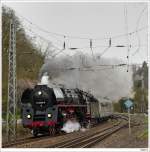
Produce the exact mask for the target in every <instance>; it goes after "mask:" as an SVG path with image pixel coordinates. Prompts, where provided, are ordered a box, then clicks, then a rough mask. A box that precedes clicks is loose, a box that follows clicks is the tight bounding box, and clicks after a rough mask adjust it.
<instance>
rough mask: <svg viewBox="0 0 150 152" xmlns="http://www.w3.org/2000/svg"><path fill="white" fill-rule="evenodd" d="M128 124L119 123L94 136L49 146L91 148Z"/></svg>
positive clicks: (88, 135) (93, 134)
mask: <svg viewBox="0 0 150 152" xmlns="http://www.w3.org/2000/svg"><path fill="white" fill-rule="evenodd" d="M126 124H127V123H125V122H124V124H122V122H121V121H119V122H117V123H116V124H114V125H113V126H111V127H106V128H103V129H101V130H99V131H96V132H94V133H92V134H87V135H83V136H80V137H77V138H75V139H73V140H67V141H64V142H61V143H57V144H54V145H51V146H49V147H48V148H89V147H91V146H92V145H94V144H96V143H97V142H99V141H101V140H103V139H104V138H106V137H108V136H109V135H111V134H113V133H115V132H116V131H118V130H120V129H121V128H123V127H125V125H126Z"/></svg>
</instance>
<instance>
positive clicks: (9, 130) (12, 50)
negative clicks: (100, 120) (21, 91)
mask: <svg viewBox="0 0 150 152" xmlns="http://www.w3.org/2000/svg"><path fill="white" fill-rule="evenodd" d="M8 61H9V69H8V101H7V126H6V135H7V141H10V140H15V139H16V124H17V123H16V101H17V97H16V91H17V88H16V25H15V21H14V20H11V21H10V39H9V55H8Z"/></svg>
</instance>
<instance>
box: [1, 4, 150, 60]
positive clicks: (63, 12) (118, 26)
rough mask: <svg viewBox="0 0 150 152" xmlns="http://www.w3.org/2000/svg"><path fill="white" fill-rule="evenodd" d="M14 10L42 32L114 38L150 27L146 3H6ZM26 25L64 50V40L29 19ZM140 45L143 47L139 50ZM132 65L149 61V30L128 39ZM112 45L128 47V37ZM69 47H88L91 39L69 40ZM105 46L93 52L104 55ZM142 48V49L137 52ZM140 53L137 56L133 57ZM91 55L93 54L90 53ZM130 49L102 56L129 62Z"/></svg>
mask: <svg viewBox="0 0 150 152" xmlns="http://www.w3.org/2000/svg"><path fill="white" fill-rule="evenodd" d="M4 4H5V5H6V6H8V7H11V8H13V9H14V10H15V11H16V15H18V16H19V17H20V15H22V16H24V17H25V18H27V19H28V20H30V21H31V22H33V23H34V24H36V25H38V26H39V27H41V28H42V29H45V30H47V31H50V32H54V33H59V34H63V35H70V36H77V37H87V38H89V39H90V38H93V39H94V38H104V37H113V36H115V35H118V34H124V33H126V26H127V25H128V31H129V32H132V31H135V30H136V28H137V25H138V29H140V28H142V27H146V26H147V24H148V21H147V20H148V19H147V18H148V17H147V13H148V11H147V3H126V4H125V3H110V2H109V3H8V2H7V3H4ZM125 6H126V8H127V24H126V22H125V14H124V9H125ZM20 19H21V21H22V22H23V24H24V25H25V26H26V27H27V28H30V29H32V30H33V31H34V32H35V33H38V34H39V35H41V36H43V37H45V38H46V39H48V40H50V41H52V43H53V44H54V45H55V46H57V47H59V48H62V46H63V40H64V39H63V37H61V36H55V38H54V37H53V35H50V34H48V33H45V32H42V31H40V30H39V29H37V28H35V27H34V26H33V25H31V24H30V23H28V22H27V21H26V20H22V18H20ZM139 42H140V47H139ZM129 44H131V45H132V46H134V47H132V48H131V49H130V62H138V63H141V62H143V61H144V60H146V59H147V50H148V48H147V29H145V30H142V31H140V32H139V33H135V34H133V35H132V36H130V37H129ZM99 45H104V46H107V45H108V40H106V39H105V40H96V41H93V46H99ZM112 45H113V46H114V45H127V37H126V36H124V37H121V38H118V39H112ZM66 46H67V47H85V46H89V40H88V39H87V40H82V39H71V38H66ZM105 48H106V47H99V48H96V49H94V50H93V52H94V53H102V52H103V51H104V49H105ZM138 48H139V50H137V49H138ZM136 50H137V52H138V53H136V54H135V56H132V54H134V52H135V51H136ZM82 51H83V52H90V49H82ZM90 53H91V52H90ZM126 56H127V48H114V47H112V48H110V49H109V50H108V51H107V52H106V53H105V54H104V55H103V57H106V58H118V59H122V60H124V61H126V60H127V59H126Z"/></svg>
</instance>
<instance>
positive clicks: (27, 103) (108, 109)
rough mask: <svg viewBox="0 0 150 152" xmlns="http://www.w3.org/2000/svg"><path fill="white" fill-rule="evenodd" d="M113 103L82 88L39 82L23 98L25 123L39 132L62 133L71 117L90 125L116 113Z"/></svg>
mask: <svg viewBox="0 0 150 152" xmlns="http://www.w3.org/2000/svg"><path fill="white" fill-rule="evenodd" d="M112 110H113V109H112V104H111V103H106V102H105V103H100V102H99V101H98V100H97V99H96V98H94V96H93V95H92V94H90V93H87V92H84V91H82V90H79V89H77V88H76V89H66V88H60V87H54V88H50V87H48V86H47V85H36V86H35V87H34V89H26V90H25V91H24V92H23V94H22V98H21V115H22V123H23V126H24V127H26V128H30V129H31V130H33V135H34V136H37V135H38V133H42V134H43V133H50V134H51V135H54V134H55V133H56V132H59V131H60V130H61V128H62V127H63V125H64V123H65V122H66V121H67V120H74V119H75V120H77V121H78V122H79V123H80V125H81V126H84V127H86V126H87V125H88V124H89V123H90V122H94V123H97V122H99V121H101V120H102V119H107V118H109V117H111V116H112Z"/></svg>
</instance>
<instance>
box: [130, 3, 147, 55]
mask: <svg viewBox="0 0 150 152" xmlns="http://www.w3.org/2000/svg"><path fill="white" fill-rule="evenodd" d="M146 8H147V6H145V7H144V8H143V9H142V11H141V12H140V15H139V17H138V19H137V23H136V31H137V32H136V35H137V38H138V48H137V49H136V51H135V52H134V53H133V54H132V56H135V55H136V54H137V53H138V52H139V51H140V47H141V40H140V36H139V31H138V30H137V29H138V28H139V23H140V20H141V18H142V15H143V13H144V12H145V10H146Z"/></svg>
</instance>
